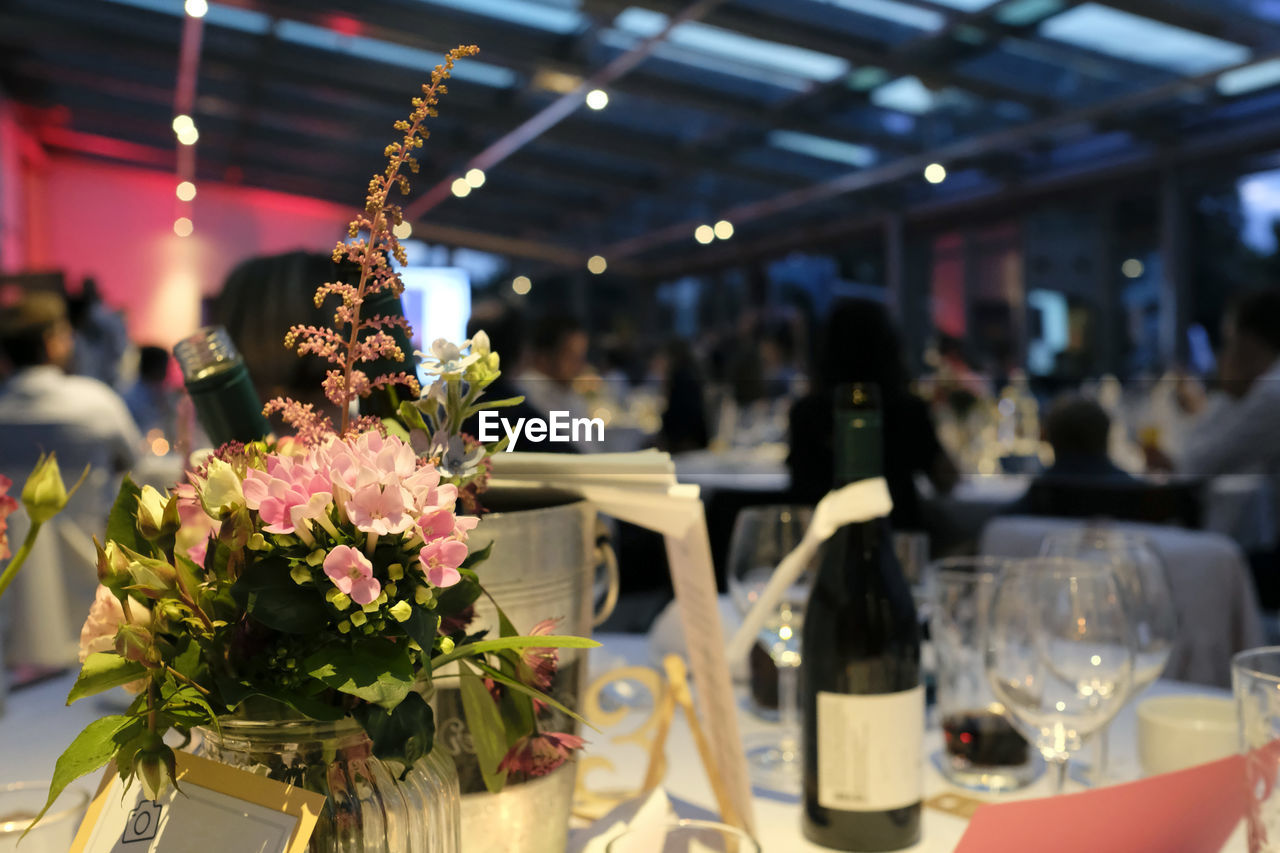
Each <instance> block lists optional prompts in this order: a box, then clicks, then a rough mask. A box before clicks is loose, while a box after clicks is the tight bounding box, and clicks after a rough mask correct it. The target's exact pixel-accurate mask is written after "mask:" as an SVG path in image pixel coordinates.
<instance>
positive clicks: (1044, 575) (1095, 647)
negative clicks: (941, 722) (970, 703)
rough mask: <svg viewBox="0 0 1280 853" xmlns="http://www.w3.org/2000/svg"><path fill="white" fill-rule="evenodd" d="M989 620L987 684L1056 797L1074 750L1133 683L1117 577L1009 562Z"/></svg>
mask: <svg viewBox="0 0 1280 853" xmlns="http://www.w3.org/2000/svg"><path fill="white" fill-rule="evenodd" d="M988 618H989V620H990V622H989V626H988V631H987V648H986V657H985V661H984V663H985V669H986V675H987V680H988V682H989V683H990V684H991V689H992V691H993V692H994V693H995V695H996V698H997V699H999V700H1000V702H1001V704H1003V705H1004V707H1005V709H1006V710H1007V711H1008V713H1009V714H1010V716H1011V718H1012V720H1013V724H1014V726H1015V727H1016V728H1017V729H1018V730H1019V731H1020V732H1021V733H1022V735H1023V736H1024V737H1026V739H1027V741H1028V742H1030V743H1031V744H1033V745H1034V746H1035V747H1036V748H1037V749H1039V750H1040V753H1041V755H1043V756H1044V759H1045V762H1046V763H1047V764H1048V765H1049V766H1050V767H1053V768H1054V771H1055V772H1054V793H1061V791H1062V789H1063V786H1064V785H1065V783H1066V773H1067V764H1068V761H1069V759H1070V758H1071V756H1072V754H1074V753H1076V752H1077V751H1079V749H1080V747H1081V745H1082V742H1083V740H1084V738H1086V737H1088V736H1089V735H1091V734H1093V733H1094V732H1096V731H1098V730H1100V729H1101V728H1102V727H1103V726H1105V725H1106V724H1107V723H1108V722H1110V721H1111V719H1112V718H1113V717H1114V716H1115V715H1116V713H1117V712H1119V710H1120V708H1121V707H1123V705H1124V703H1125V701H1126V699H1127V698H1128V695H1129V691H1130V689H1131V685H1132V683H1133V668H1134V643H1133V633H1132V631H1131V628H1130V625H1129V622H1128V617H1127V615H1126V613H1125V608H1124V603H1123V601H1122V598H1121V595H1120V588H1119V584H1118V583H1117V581H1116V576H1115V572H1114V571H1113V570H1112V569H1111V567H1110V566H1108V565H1102V564H1098V563H1086V562H1082V561H1079V560H1066V559H1061V558H1051V557H1040V558H1036V559H1032V560H1021V561H1017V562H1013V563H1010V564H1009V565H1008V566H1006V567H1005V571H1004V574H1003V575H1002V576H1001V577H1000V579H999V580H998V581H997V583H996V588H995V591H994V593H993V597H992V602H991V608H990V611H989V617H988Z"/></svg>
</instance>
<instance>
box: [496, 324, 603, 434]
mask: <svg viewBox="0 0 1280 853" xmlns="http://www.w3.org/2000/svg"><path fill="white" fill-rule="evenodd" d="M589 343H590V342H589V340H588V338H587V331H586V329H585V328H583V326H582V322H581V321H580V320H578V319H577V318H575V317H571V316H568V315H566V314H560V313H555V314H548V315H547V316H545V317H542V318H541V319H540V320H538V322H537V323H536V324H535V325H534V327H533V334H532V335H531V336H530V339H529V362H528V364H527V365H526V366H525V369H524V371H523V372H521V374H520V376H519V378H518V380H517V384H518V385H519V386H520V390H521V392H522V393H523V394H524V395H525V398H526V400H527V402H528V403H529V405H531V406H533V407H534V408H535V409H538V410H539V411H543V412H547V413H550V412H568V413H569V417H571V418H589V417H591V410H590V406H589V405H588V403H587V401H586V399H585V398H584V397H583V396H582V395H581V394H579V393H578V391H577V390H576V389H575V388H574V382H575V381H576V380H577V379H578V378H580V377H581V376H582V375H583V374H584V373H585V372H586V370H587V349H588V346H589ZM498 352H499V355H501V354H502V351H501V350H499V351H498Z"/></svg>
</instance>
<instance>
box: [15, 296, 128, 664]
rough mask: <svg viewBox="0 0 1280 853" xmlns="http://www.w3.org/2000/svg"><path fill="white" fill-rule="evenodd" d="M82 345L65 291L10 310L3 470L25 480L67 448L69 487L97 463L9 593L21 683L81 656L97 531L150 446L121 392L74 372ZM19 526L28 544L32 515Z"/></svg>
mask: <svg viewBox="0 0 1280 853" xmlns="http://www.w3.org/2000/svg"><path fill="white" fill-rule="evenodd" d="M74 348H75V338H74V335H73V333H72V330H71V324H70V323H69V322H68V320H67V308H66V303H65V301H64V300H63V298H62V297H61V296H60V295H58V294H55V293H51V292H47V291H46V292H35V293H28V294H26V295H24V296H22V297H20V298H19V300H18V301H17V302H16V303H14V304H12V305H9V306H6V307H5V308H3V309H0V350H3V352H4V356H5V357H6V358H7V359H8V361H9V363H10V364H11V365H12V367H13V373H12V375H10V376H9V378H8V379H7V380H6V381H5V383H4V384H3V386H0V474H4V475H5V476H7V477H9V478H10V479H12V480H13V481H14V483H15V484H16V483H22V482H24V481H25V480H26V477H27V474H29V473H30V472H31V469H32V468H33V467H34V465H35V463H36V460H37V459H38V458H39V456H40V454H42V453H49V452H53V453H56V454H57V457H58V465H59V467H60V469H61V470H62V473H63V476H64V478H65V479H66V481H67V483H68V484H70V483H72V482H74V481H75V480H76V479H77V478H78V477H79V476H80V472H81V471H83V470H84V469H85V466H86V465H88V466H91V468H90V472H89V475H88V478H87V479H86V481H85V482H84V484H83V485H82V486H81V488H80V490H79V491H77V492H76V493H75V495H74V496H73V497H72V499H71V501H70V503H68V505H67V508H66V510H65V511H63V512H62V513H61V514H59V515H58V517H57V518H55V519H54V520H53V521H51V522H50V528H52V529H47V530H46V535H44V536H41V537H40V538H39V539H38V540H37V542H36V545H35V548H34V549H33V550H32V551H31V555H30V557H29V562H28V564H27V566H26V568H25V570H24V571H23V572H22V573H21V574H20V575H19V576H18V577H17V579H16V580H15V581H14V584H13V587H12V588H11V589H10V590H9V595H7V596H6V599H5V604H6V606H7V607H8V608H9V610H8V614H9V621H8V624H7V626H6V627H7V628H8V630H7V631H6V632H5V634H6V638H5V642H4V643H3V645H4V648H5V656H6V660H7V662H8V664H9V665H10V666H11V667H14V668H15V669H17V670H18V675H17V676H16V681H23V680H26V679H28V678H36V677H39V676H40V675H41V674H42V673H44V672H47V671H48V670H50V669H57V668H60V667H64V666H68V665H71V664H74V663H75V661H76V659H77V653H78V642H77V641H78V637H79V632H80V626H81V623H82V622H83V619H84V614H85V613H87V612H88V611H89V607H90V605H91V604H92V603H93V600H94V594H95V591H96V589H97V586H98V578H97V570H96V555H95V554H94V552H93V548H92V546H90V545H89V544H88V543H89V541H90V539H89V537H90V536H93V535H97V536H99V537H101V536H102V532H103V529H104V528H105V526H106V519H107V513H108V511H109V508H110V506H111V501H112V499H113V497H114V494H115V490H116V487H117V486H118V485H119V482H120V478H119V474H120V472H121V471H124V470H126V469H128V468H130V467H131V466H132V465H133V464H134V462H135V461H136V460H137V457H138V454H139V453H140V451H141V447H142V437H141V436H140V435H139V434H138V427H137V426H136V425H135V424H134V422H133V418H132V417H131V416H130V414H129V410H128V408H126V407H125V404H124V401H123V400H122V399H120V395H119V394H117V393H116V392H115V391H114V390H112V389H111V387H110V386H108V385H106V384H105V383H104V382H101V381H100V380H98V379H93V378H90V377H87V376H70V375H68V374H67V369H68V367H69V366H70V365H71V364H72V360H73V358H74ZM10 524H11V528H10V531H9V535H10V536H11V537H13V538H14V541H19V542H20V541H22V538H23V537H24V536H25V535H26V532H27V531H26V526H27V519H26V515H25V513H22V512H18V513H15V514H14V516H13V517H11V518H10ZM58 534H61V535H58Z"/></svg>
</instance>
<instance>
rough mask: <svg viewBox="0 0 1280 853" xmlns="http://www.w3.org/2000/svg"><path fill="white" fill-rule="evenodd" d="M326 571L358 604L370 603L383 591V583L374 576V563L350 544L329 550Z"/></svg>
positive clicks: (325, 561)
mask: <svg viewBox="0 0 1280 853" xmlns="http://www.w3.org/2000/svg"><path fill="white" fill-rule="evenodd" d="M324 573H325V574H326V575H328V576H329V579H330V580H332V581H333V585H334V586H336V587H337V588H338V590H339V592H343V593H345V594H347V595H349V596H351V600H352V601H354V602H355V603H356V604H361V605H363V604H368V603H369V602H371V601H373V600H374V599H375V598H377V597H378V593H380V592H382V584H380V583H379V582H378V579H377V578H375V577H374V576H373V563H371V562H369V558H368V557H366V556H365V555H364V554H362V553H360V551H359V550H357V549H355V548H352V547H351V546H350V545H337V546H335V547H334V549H333V550H332V551H330V552H329V555H328V556H327V557H325V558H324Z"/></svg>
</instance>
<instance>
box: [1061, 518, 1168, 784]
mask: <svg viewBox="0 0 1280 853" xmlns="http://www.w3.org/2000/svg"><path fill="white" fill-rule="evenodd" d="M1040 554H1041V556H1044V557H1063V558H1066V559H1071V560H1082V561H1084V562H1087V563H1097V564H1102V565H1107V566H1110V567H1111V568H1112V570H1113V571H1114V572H1115V576H1116V583H1117V584H1118V585H1119V587H1120V598H1121V600H1122V601H1123V603H1124V608H1125V613H1126V614H1127V615H1128V617H1129V625H1130V627H1131V628H1132V630H1133V640H1134V661H1133V687H1132V688H1131V689H1130V691H1129V699H1130V700H1133V699H1136V698H1137V697H1138V694H1140V693H1141V692H1142V691H1143V690H1146V689H1147V687H1149V686H1150V685H1151V684H1152V683H1153V682H1155V681H1156V679H1158V678H1159V677H1160V674H1161V673H1162V672H1164V669H1165V667H1166V666H1167V665H1168V663H1169V656H1170V655H1171V654H1172V653H1173V647H1174V644H1175V643H1176V642H1177V639H1178V617H1177V612H1176V610H1175V609H1174V604H1173V590H1172V588H1171V587H1170V585H1169V578H1168V575H1167V573H1166V572H1165V567H1164V562H1163V561H1162V560H1161V559H1160V555H1159V554H1158V553H1157V552H1156V550H1155V548H1154V547H1153V546H1152V545H1151V542H1150V540H1148V539H1147V538H1146V537H1145V536H1143V535H1142V534H1140V533H1134V532H1131V531H1126V530H1119V529H1116V528H1112V527H1106V526H1101V525H1086V526H1084V527H1076V528H1071V529H1068V530H1055V531H1051V532H1049V533H1047V534H1046V535H1045V537H1044V541H1043V542H1042V543H1041V546H1040ZM1107 731H1108V730H1107V728H1105V727H1104V728H1103V729H1102V730H1101V731H1099V732H1098V734H1097V735H1096V736H1095V737H1094V738H1093V742H1094V760H1093V763H1092V765H1091V766H1090V767H1089V768H1088V769H1087V772H1085V773H1084V774H1082V775H1081V776H1080V777H1079V779H1080V781H1082V782H1084V783H1085V784H1088V785H1093V786H1098V785H1104V784H1107V783H1109V782H1115V781H1119V780H1118V779H1113V778H1112V777H1111V775H1110V770H1109V763H1110V749H1109V742H1108V737H1107Z"/></svg>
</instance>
